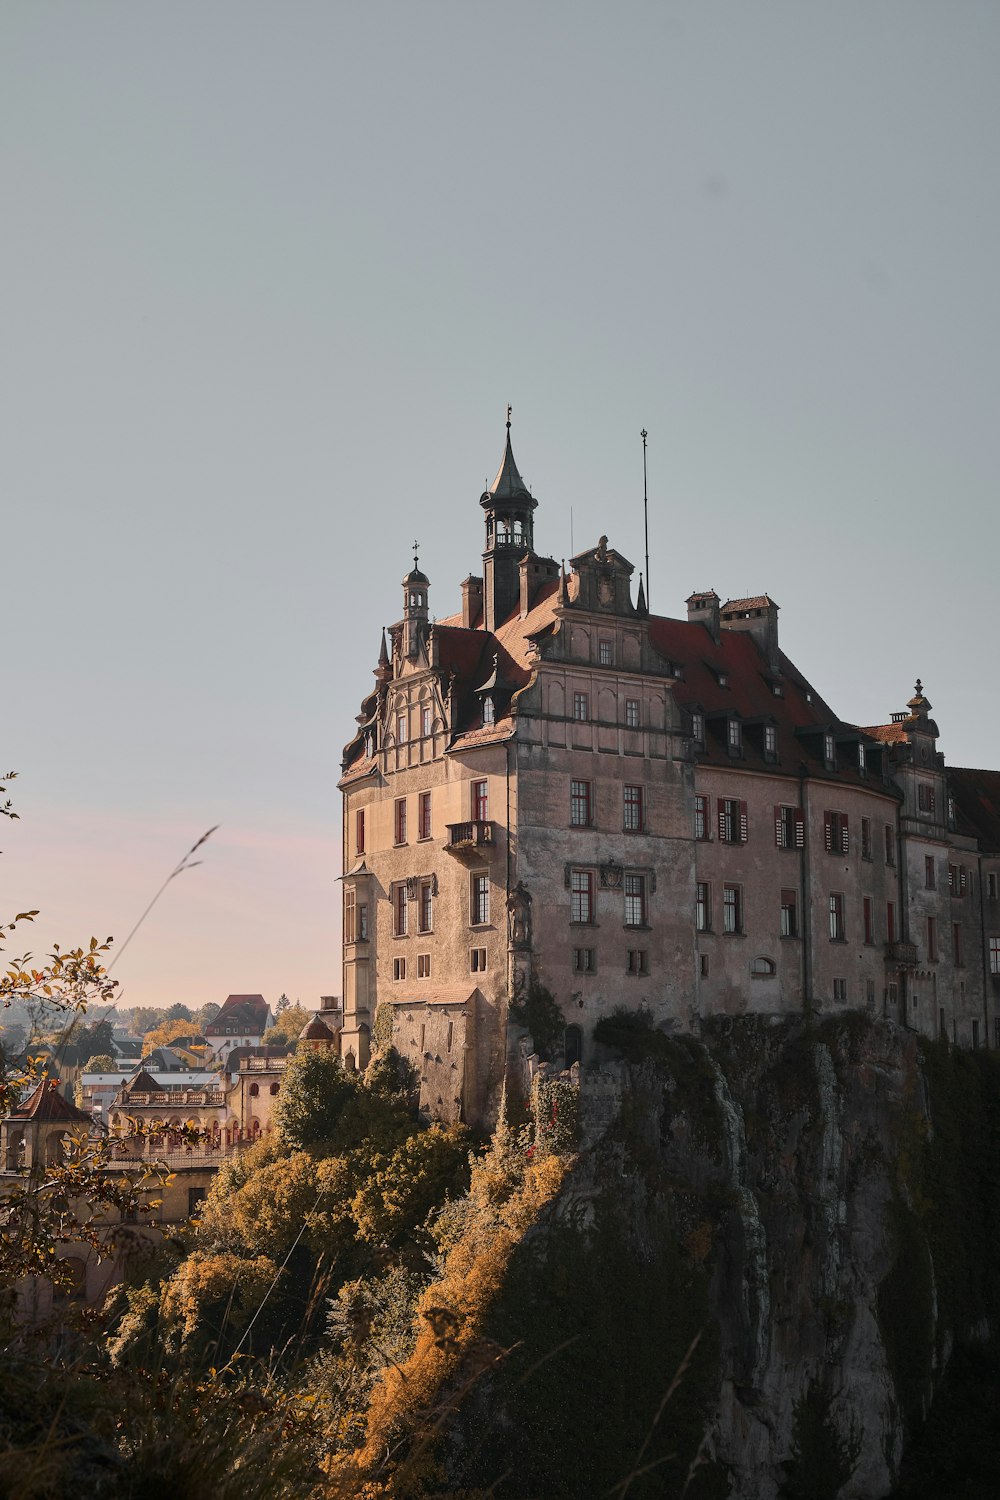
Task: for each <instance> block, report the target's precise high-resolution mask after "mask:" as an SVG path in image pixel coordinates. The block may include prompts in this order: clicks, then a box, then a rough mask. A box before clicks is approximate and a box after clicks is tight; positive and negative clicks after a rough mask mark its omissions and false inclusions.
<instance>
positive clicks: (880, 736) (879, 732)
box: [861, 719, 914, 745]
mask: <svg viewBox="0 0 1000 1500" xmlns="http://www.w3.org/2000/svg"><path fill="white" fill-rule="evenodd" d="M912 723H914V720H913V719H907V720H906V721H905V722H904V723H900V724H870V725H869V726H868V728H867V729H862V731H861V733H862V734H866V735H868V737H869V739H872V740H878V742H879V744H880V745H905V744H906V726H907V724H912Z"/></svg>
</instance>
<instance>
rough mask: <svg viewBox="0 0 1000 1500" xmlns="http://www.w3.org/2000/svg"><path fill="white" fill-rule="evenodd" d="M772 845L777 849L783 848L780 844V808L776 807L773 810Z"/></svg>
mask: <svg viewBox="0 0 1000 1500" xmlns="http://www.w3.org/2000/svg"><path fill="white" fill-rule="evenodd" d="M774 843H775V847H776V848H778V849H783V848H784V847H785V846H784V844H783V843H782V842H781V808H780V807H778V806H775V809H774Z"/></svg>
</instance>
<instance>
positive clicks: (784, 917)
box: [694, 880, 1000, 974]
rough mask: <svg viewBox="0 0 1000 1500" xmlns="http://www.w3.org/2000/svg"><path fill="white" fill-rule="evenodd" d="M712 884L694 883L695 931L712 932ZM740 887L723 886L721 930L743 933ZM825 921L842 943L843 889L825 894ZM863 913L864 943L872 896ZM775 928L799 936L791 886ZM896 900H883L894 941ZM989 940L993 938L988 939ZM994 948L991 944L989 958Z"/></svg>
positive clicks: (957, 931)
mask: <svg viewBox="0 0 1000 1500" xmlns="http://www.w3.org/2000/svg"><path fill="white" fill-rule="evenodd" d="M713 901H714V890H713V884H712V882H711V881H709V880H699V881H697V882H696V884H695V901H694V924H695V928H696V930H697V931H698V932H704V933H712V932H714V931H715V926H714V921H713ZM743 906H744V901H743V887H742V885H738V884H735V883H726V884H724V885H723V886H722V931H723V932H724V933H729V934H736V935H741V936H742V935H744V925H743ZM827 911H828V923H829V935H830V941H831V942H834V943H843V942H846V941H847V901H846V896H845V895H844V892H843V891H831V892H830V894H829V897H828V905H827ZM862 914H863V922H864V941H865V943H866V944H867V945H869V946H871V945H874V944H875V942H876V932H875V903H874V900H873V898H872V897H871V896H865V897H864V899H863V901H862ZM778 932H779V934H780V936H781V937H783V938H795V937H799V936H800V924H799V893H798V891H797V890H794V889H792V888H790V887H785V888H783V889H782V891H781V894H780V904H779V908H778ZM896 936H897V934H896V903H895V902H894V901H887V902H886V904H885V941H886V942H887V943H894V942H895V941H896ZM991 942H992V940H991ZM996 943H997V948H996V962H997V965H998V967H997V968H996V969H995V970H993V972H994V973H997V974H1000V938H998V939H996ZM952 944H953V954H954V956H955V962H956V964H960V963H961V953H962V930H961V923H958V922H955V923H953V924H952ZM992 953H993V950H992V948H991V961H992ZM928 957H929V958H931V959H933V958H934V957H936V947H935V951H934V953H933V954H931V953H929V954H928Z"/></svg>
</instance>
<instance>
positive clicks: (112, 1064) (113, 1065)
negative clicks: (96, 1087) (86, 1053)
mask: <svg viewBox="0 0 1000 1500" xmlns="http://www.w3.org/2000/svg"><path fill="white" fill-rule="evenodd" d="M80 1071H81V1072H83V1073H117V1072H118V1062H117V1060H116V1059H115V1058H113V1057H112V1056H111V1053H110V1052H98V1053H97V1055H96V1056H95V1057H88V1058H87V1061H86V1062H85V1063H84V1065H83V1067H82V1069H81V1070H80Z"/></svg>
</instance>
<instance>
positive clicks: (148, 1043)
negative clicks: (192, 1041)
mask: <svg viewBox="0 0 1000 1500" xmlns="http://www.w3.org/2000/svg"><path fill="white" fill-rule="evenodd" d="M192 1034H193V1031H192V1025H191V1022H190V1021H164V1022H163V1024H162V1026H154V1027H153V1029H152V1031H147V1032H146V1035H145V1036H144V1037H143V1039H142V1055H143V1057H148V1056H149V1054H150V1053H151V1052H152V1051H153V1049H154V1047H169V1046H170V1043H171V1042H172V1041H174V1040H175V1039H176V1038H177V1037H180V1036H184V1037H189V1036H191V1035H192Z"/></svg>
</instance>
